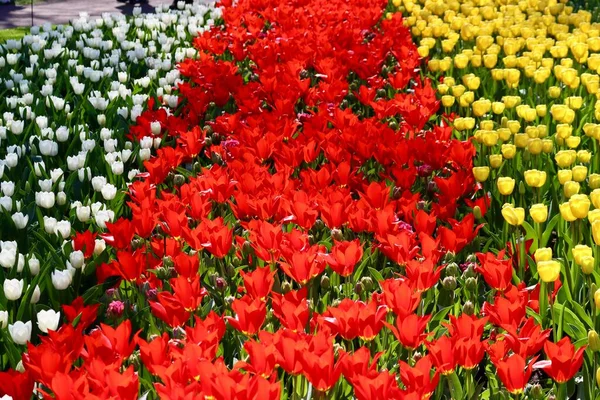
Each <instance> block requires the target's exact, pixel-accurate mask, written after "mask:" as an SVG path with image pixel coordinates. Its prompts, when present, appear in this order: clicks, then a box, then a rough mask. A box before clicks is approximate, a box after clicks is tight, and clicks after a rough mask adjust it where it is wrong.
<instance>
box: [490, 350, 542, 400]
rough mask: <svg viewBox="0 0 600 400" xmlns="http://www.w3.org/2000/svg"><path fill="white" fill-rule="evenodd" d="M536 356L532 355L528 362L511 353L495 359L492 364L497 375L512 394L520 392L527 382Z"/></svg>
mask: <svg viewBox="0 0 600 400" xmlns="http://www.w3.org/2000/svg"><path fill="white" fill-rule="evenodd" d="M536 359H537V357H534V358H533V359H532V360H531V361H530V362H529V363H527V360H526V359H525V358H523V357H521V356H520V355H519V354H512V355H510V356H508V357H506V358H505V359H502V360H496V361H495V362H494V365H495V366H496V368H497V373H498V377H499V378H500V380H501V381H502V383H503V384H504V386H506V389H508V391H509V392H510V393H512V394H521V393H523V390H524V389H525V386H527V383H528V382H529V378H530V377H531V373H532V372H533V364H534V363H535V360H536Z"/></svg>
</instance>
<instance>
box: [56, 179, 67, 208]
mask: <svg viewBox="0 0 600 400" xmlns="http://www.w3.org/2000/svg"><path fill="white" fill-rule="evenodd" d="M63 183H64V182H63ZM56 203H57V204H58V205H59V206H64V205H65V204H67V194H66V193H65V192H58V193H57V194H56Z"/></svg>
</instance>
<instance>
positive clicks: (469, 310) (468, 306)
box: [462, 300, 475, 315]
mask: <svg viewBox="0 0 600 400" xmlns="http://www.w3.org/2000/svg"><path fill="white" fill-rule="evenodd" d="M462 311H463V313H464V314H466V315H473V313H474V312H475V306H474V305H473V302H471V301H470V300H467V301H465V304H464V305H463V308H462Z"/></svg>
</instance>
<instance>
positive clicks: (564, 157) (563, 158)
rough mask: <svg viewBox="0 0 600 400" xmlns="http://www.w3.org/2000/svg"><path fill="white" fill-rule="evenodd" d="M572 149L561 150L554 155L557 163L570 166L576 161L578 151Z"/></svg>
mask: <svg viewBox="0 0 600 400" xmlns="http://www.w3.org/2000/svg"><path fill="white" fill-rule="evenodd" d="M574 153H575V152H574V151H572V150H561V151H559V152H558V153H556V155H555V156H554V160H555V161H556V164H558V166H559V167H561V168H569V167H570V166H571V164H573V163H574V162H575V158H576V157H577V153H575V154H574Z"/></svg>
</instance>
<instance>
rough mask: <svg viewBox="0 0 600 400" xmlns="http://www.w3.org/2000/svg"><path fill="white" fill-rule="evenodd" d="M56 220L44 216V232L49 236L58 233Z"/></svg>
mask: <svg viewBox="0 0 600 400" xmlns="http://www.w3.org/2000/svg"><path fill="white" fill-rule="evenodd" d="M56 224H57V221H56V218H53V217H47V216H45V215H44V230H45V231H46V233H47V234H49V235H52V234H54V233H55V232H56Z"/></svg>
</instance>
